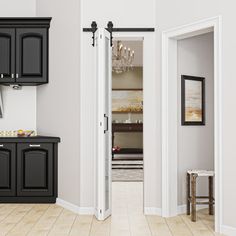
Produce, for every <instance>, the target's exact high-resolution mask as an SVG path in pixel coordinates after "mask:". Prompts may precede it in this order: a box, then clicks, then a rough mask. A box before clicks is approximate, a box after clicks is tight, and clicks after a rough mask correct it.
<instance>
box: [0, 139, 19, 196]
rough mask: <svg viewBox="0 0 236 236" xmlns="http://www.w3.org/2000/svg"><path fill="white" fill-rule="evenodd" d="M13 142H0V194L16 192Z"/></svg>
mask: <svg viewBox="0 0 236 236" xmlns="http://www.w3.org/2000/svg"><path fill="white" fill-rule="evenodd" d="M15 146H16V145H15V144H14V143H4V144H0V196H14V195H15V194H16V174H15V173H16V169H15V168H16V148H15Z"/></svg>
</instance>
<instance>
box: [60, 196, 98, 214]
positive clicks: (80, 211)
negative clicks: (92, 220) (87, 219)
mask: <svg viewBox="0 0 236 236" xmlns="http://www.w3.org/2000/svg"><path fill="white" fill-rule="evenodd" d="M56 204H57V205H59V206H61V207H63V208H65V209H67V210H70V211H73V212H75V213H77V214H80V215H94V208H93V207H79V206H76V205H74V204H72V203H70V202H67V201H64V200H62V199H60V198H57V202H56Z"/></svg>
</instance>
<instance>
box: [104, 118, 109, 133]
mask: <svg viewBox="0 0 236 236" xmlns="http://www.w3.org/2000/svg"><path fill="white" fill-rule="evenodd" d="M104 118H106V129H104V134H105V133H106V132H107V131H108V130H109V117H108V116H107V115H106V114H104Z"/></svg>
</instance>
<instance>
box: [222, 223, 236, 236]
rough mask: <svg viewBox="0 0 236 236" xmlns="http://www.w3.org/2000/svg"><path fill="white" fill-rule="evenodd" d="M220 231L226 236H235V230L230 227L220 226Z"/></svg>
mask: <svg viewBox="0 0 236 236" xmlns="http://www.w3.org/2000/svg"><path fill="white" fill-rule="evenodd" d="M220 231H221V233H223V234H225V235H227V236H236V228H234V227H231V226H227V225H221V227H220Z"/></svg>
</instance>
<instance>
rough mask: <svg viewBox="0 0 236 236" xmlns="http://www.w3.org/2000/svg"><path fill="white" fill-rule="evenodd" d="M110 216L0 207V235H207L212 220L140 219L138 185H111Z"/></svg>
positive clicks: (24, 206) (200, 217)
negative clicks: (101, 217)
mask: <svg viewBox="0 0 236 236" xmlns="http://www.w3.org/2000/svg"><path fill="white" fill-rule="evenodd" d="M112 186H113V215H112V217H110V218H109V219H107V220H106V221H103V222H99V221H97V220H96V219H95V218H94V217H93V216H88V215H87V216H85V215H77V214H75V213H73V212H70V211H68V210H66V209H63V208H62V207H60V206H57V205H53V204H29V205H27V204H1V205H0V236H3V235H4V236H5V235H7V236H23V235H30V236H31V235H32V236H38V235H40V236H41V235H42V236H44V235H49V236H52V235H55V236H65V235H71V236H151V235H153V236H188V235H199V236H208V235H209V236H210V235H217V234H214V232H213V217H212V216H209V215H207V211H206V210H201V211H200V212H198V213H197V216H198V219H197V222H196V223H193V222H191V221H190V219H189V217H188V216H186V215H180V216H177V217H172V218H168V219H165V218H162V217H159V216H144V215H143V213H142V211H143V210H142V209H143V207H142V204H143V201H142V191H143V185H142V183H141V182H134V183H131V182H124V183H120V182H114V183H113V185H112Z"/></svg>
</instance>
